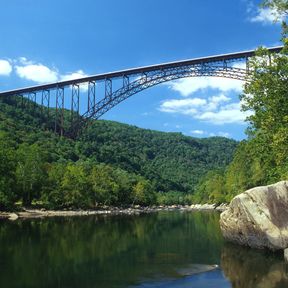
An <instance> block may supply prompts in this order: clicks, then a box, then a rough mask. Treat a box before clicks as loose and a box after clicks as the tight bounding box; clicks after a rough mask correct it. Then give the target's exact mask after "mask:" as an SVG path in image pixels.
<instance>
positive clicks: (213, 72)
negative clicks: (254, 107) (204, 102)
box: [83, 65, 247, 119]
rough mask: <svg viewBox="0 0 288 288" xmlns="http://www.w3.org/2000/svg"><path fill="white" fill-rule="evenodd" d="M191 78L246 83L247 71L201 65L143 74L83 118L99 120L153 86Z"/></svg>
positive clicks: (112, 94)
mask: <svg viewBox="0 0 288 288" xmlns="http://www.w3.org/2000/svg"><path fill="white" fill-rule="evenodd" d="M190 77H221V78H229V79H236V80H241V81H246V79H247V70H246V69H242V68H237V67H233V66H232V67H227V66H215V65H201V66H196V67H186V68H185V67H184V68H183V67H181V69H179V68H177V69H170V70H159V71H154V72H153V73H149V74H148V73H143V75H142V76H140V77H138V78H137V79H136V80H134V81H133V82H131V83H129V84H126V85H123V87H121V88H119V89H117V90H116V91H114V92H112V93H111V94H110V95H109V97H105V98H103V99H102V100H100V101H99V102H98V103H96V104H95V105H94V106H93V107H91V109H90V110H88V111H87V112H86V113H85V114H84V115H83V116H84V117H85V118H93V119H99V118H100V117H101V116H102V115H103V114H105V113H106V112H107V111H109V110H110V109H112V108H113V107H115V106H116V105H118V104H119V103H121V102H122V101H124V100H126V99H127V98H129V97H131V96H133V95H135V94H137V93H139V92H141V91H143V90H146V89H148V88H151V87H153V86H156V85H159V84H162V83H164V82H168V81H173V80H178V79H182V78H190Z"/></svg>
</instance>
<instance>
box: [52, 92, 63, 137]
mask: <svg viewBox="0 0 288 288" xmlns="http://www.w3.org/2000/svg"><path fill="white" fill-rule="evenodd" d="M63 126H64V88H63V87H57V90H56V108H55V127H54V131H55V133H59V134H60V135H61V136H63V132H64V127H63Z"/></svg>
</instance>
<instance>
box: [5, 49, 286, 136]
mask: <svg viewBox="0 0 288 288" xmlns="http://www.w3.org/2000/svg"><path fill="white" fill-rule="evenodd" d="M282 48H283V47H273V48H268V50H269V51H270V52H271V53H278V52H280V51H281V49H282ZM254 55H255V51H254V50H251V51H244V52H238V53H233V54H226V55H218V56H211V57H205V58H197V59H191V60H184V61H178V62H170V63H164V64H158V65H153V66H146V67H139V68H133V69H128V70H123V71H116V72H111V73H106V74H99V75H95V76H88V77H84V78H79V79H73V80H67V81H62V82H56V83H50V84H44V85H38V86H34V87H27V88H22V89H16V90H11V91H6V92H0V97H1V96H3V97H9V96H17V95H18V96H21V97H22V99H23V96H26V98H28V99H29V100H30V102H31V101H33V102H35V101H36V96H37V93H41V104H42V106H43V105H45V103H46V107H47V108H48V111H47V115H48V116H49V107H51V101H50V95H51V94H53V93H51V92H52V91H55V92H54V94H55V95H56V106H55V127H54V128H55V132H58V133H60V134H61V135H63V133H64V132H65V131H63V123H64V119H63V117H64V108H65V107H64V95H65V97H67V95H68V97H70V102H71V105H70V107H71V108H69V109H70V110H71V128H70V131H67V132H68V135H69V136H71V137H75V135H77V134H78V132H79V130H80V129H81V127H83V126H84V125H85V123H89V121H87V120H89V119H99V118H100V117H101V116H102V115H103V114H104V113H106V112H107V111H109V110H110V109H112V108H113V107H115V106H116V105H118V104H119V103H121V102H122V101H124V100H125V99H127V98H129V97H131V96H132V95H135V94H136V93H139V92H141V91H143V90H145V89H148V88H150V87H153V86H155V85H158V84H161V83H164V82H167V81H173V80H177V79H181V78H187V77H221V78H229V79H237V80H241V81H247V80H249V58H251V57H253V56H254ZM237 62H244V63H246V69H241V68H237V66H236V65H235V63H237ZM119 80H121V81H120V82H121V83H122V84H121V85H120V88H119V85H118V87H117V85H114V81H115V82H116V81H118V82H119ZM100 83H104V91H103V92H102V94H104V95H103V96H104V97H102V98H101V97H98V94H100V93H98V92H97V97H96V90H97V86H98V84H100ZM84 84H86V85H87V89H84V90H83V91H84V92H85V93H80V91H81V89H82V87H83V85H84ZM114 87H116V88H114ZM67 88H68V89H69V90H70V91H69V93H66V92H65V93H64V90H68V89H67ZM113 88H114V90H113ZM83 91H82V92H83ZM67 92H68V91H67ZM83 94H86V95H87V96H86V100H87V110H86V111H85V112H84V113H83V114H82V115H81V116H82V117H80V115H79V111H80V104H79V101H80V98H81V97H82V96H83ZM99 96H101V95H99ZM82 100H83V99H82ZM68 102H69V101H68ZM42 110H44V109H42ZM76 114H77V115H78V116H76ZM65 134H66V135H67V133H65Z"/></svg>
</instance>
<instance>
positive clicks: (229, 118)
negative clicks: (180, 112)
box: [194, 102, 248, 125]
mask: <svg viewBox="0 0 288 288" xmlns="http://www.w3.org/2000/svg"><path fill="white" fill-rule="evenodd" d="M247 116H248V114H247V113H244V112H242V111H241V105H240V102H239V103H231V104H227V105H223V106H222V107H220V108H219V109H218V110H217V111H202V112H200V113H198V114H197V115H195V116H194V117H195V118H196V119H199V120H202V121H205V122H209V123H212V124H216V125H221V124H230V123H238V124H241V123H243V122H244V120H245V119H246V117H247Z"/></svg>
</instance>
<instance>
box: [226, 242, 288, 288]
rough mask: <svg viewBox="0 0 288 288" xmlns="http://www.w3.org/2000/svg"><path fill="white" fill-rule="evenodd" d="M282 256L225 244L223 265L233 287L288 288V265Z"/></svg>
mask: <svg viewBox="0 0 288 288" xmlns="http://www.w3.org/2000/svg"><path fill="white" fill-rule="evenodd" d="M281 256H282V255H281ZM282 258H283V256H282V257H280V256H279V255H275V254H272V253H271V252H269V251H263V250H253V249H250V248H246V247H241V246H237V245H233V244H225V246H224V247H223V249H222V254H221V266H222V269H223V271H224V274H225V276H226V277H227V278H229V280H230V281H231V283H232V287H233V288H287V287H288V274H287V272H288V270H287V269H288V265H287V264H286V263H285V262H284V260H282Z"/></svg>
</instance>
